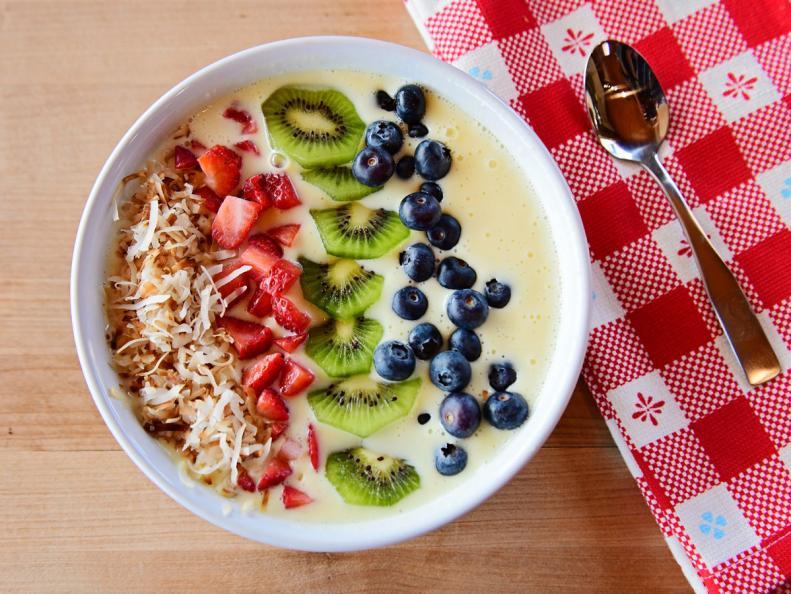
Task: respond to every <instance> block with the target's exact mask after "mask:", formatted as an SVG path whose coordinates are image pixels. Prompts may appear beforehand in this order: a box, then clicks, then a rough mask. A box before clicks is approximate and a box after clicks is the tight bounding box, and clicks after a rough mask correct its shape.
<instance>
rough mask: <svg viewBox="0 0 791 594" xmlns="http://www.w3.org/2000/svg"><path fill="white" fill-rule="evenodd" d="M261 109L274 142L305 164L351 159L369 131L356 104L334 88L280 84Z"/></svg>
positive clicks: (315, 164) (307, 165)
mask: <svg viewBox="0 0 791 594" xmlns="http://www.w3.org/2000/svg"><path fill="white" fill-rule="evenodd" d="M261 110H262V111H263V112H264V118H265V119H266V127H267V129H268V130H269V137H270V139H271V141H272V146H273V147H275V148H277V149H280V150H282V151H283V152H285V153H286V154H287V155H289V156H290V157H291V158H292V159H294V160H295V161H296V162H297V163H299V164H300V165H302V166H303V167H325V166H327V165H340V164H341V163H348V162H349V161H351V160H352V159H354V155H355V154H357V150H358V149H359V147H360V144H361V142H362V136H363V132H364V131H365V123H364V122H363V121H362V120H361V119H360V116H359V115H357V110H356V109H355V108H354V104H353V103H352V102H351V101H349V99H348V98H347V97H346V95H344V94H343V93H341V92H339V91H335V90H333V89H319V90H311V89H303V88H299V87H280V88H279V89H278V90H277V91H275V92H274V93H272V94H271V95H270V96H269V98H268V99H267V100H266V101H264V102H263V104H262V105H261Z"/></svg>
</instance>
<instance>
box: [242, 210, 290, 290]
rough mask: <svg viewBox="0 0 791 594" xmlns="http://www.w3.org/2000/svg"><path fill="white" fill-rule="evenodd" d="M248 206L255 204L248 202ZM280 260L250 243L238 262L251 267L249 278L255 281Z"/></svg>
mask: <svg viewBox="0 0 791 594" xmlns="http://www.w3.org/2000/svg"><path fill="white" fill-rule="evenodd" d="M248 204H255V202H248ZM279 259H280V258H278V257H277V256H275V255H273V254H271V253H269V251H268V250H267V249H265V248H262V247H261V246H260V245H258V244H255V243H251V244H250V245H248V246H247V248H245V250H244V251H243V252H242V253H241V255H240V256H239V261H240V262H243V263H244V264H249V265H250V266H252V267H253V270H252V271H251V273H250V276H251V277H252V278H254V279H255V280H260V279H261V278H263V277H264V276H265V275H266V274H267V273H268V272H269V271H270V270H271V269H272V266H274V265H275V262H277V261H278V260H279Z"/></svg>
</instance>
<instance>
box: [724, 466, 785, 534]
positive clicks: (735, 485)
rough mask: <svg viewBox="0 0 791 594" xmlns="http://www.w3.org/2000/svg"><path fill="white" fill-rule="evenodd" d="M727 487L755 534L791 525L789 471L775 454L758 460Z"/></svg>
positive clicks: (772, 531)
mask: <svg viewBox="0 0 791 594" xmlns="http://www.w3.org/2000/svg"><path fill="white" fill-rule="evenodd" d="M727 486H728V491H729V492H730V494H731V495H732V496H733V498H734V500H735V501H736V503H737V504H738V505H739V509H741V510H742V513H743V514H744V517H745V518H747V521H748V522H749V523H750V525H751V526H752V527H753V528H754V529H755V533H756V534H757V535H758V536H759V537H761V538H767V537H769V536H771V535H772V534H775V533H776V532H778V531H780V530H783V529H784V528H786V527H791V472H790V471H789V470H788V468H786V465H785V464H784V463H783V462H782V460H780V459H779V458H778V457H777V456H771V457H769V458H766V459H765V460H763V461H761V462H759V463H758V464H756V465H755V466H753V467H752V468H750V469H749V470H746V471H745V472H743V473H741V474H740V475H738V476H737V477H735V478H734V479H733V480H732V481H729V482H728V485H727Z"/></svg>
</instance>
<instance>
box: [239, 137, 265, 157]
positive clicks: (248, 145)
mask: <svg viewBox="0 0 791 594" xmlns="http://www.w3.org/2000/svg"><path fill="white" fill-rule="evenodd" d="M233 146H234V147H235V148H238V149H239V150H240V151H242V152H244V153H253V154H255V155H260V154H261V151H259V150H258V145H257V144H256V143H254V142H253V141H252V140H242V141H241V142H237V143H236V144H234V145H233Z"/></svg>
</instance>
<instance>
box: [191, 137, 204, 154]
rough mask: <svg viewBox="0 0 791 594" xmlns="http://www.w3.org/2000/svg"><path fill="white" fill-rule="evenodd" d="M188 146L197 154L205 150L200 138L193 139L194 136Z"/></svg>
mask: <svg viewBox="0 0 791 594" xmlns="http://www.w3.org/2000/svg"><path fill="white" fill-rule="evenodd" d="M190 148H191V149H192V152H193V153H197V154H199V155H202V154H203V153H205V152H206V145H205V144H203V143H202V142H201V141H200V140H195V139H194V138H193V139H192V140H190Z"/></svg>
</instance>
